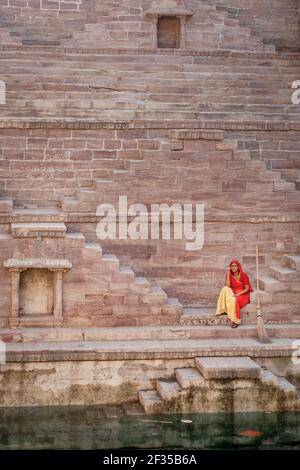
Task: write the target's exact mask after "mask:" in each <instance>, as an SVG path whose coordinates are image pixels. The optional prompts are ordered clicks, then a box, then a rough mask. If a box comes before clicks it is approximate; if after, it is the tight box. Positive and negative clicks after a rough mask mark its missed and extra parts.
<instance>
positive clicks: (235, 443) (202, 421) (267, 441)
mask: <svg viewBox="0 0 300 470" xmlns="http://www.w3.org/2000/svg"><path fill="white" fill-rule="evenodd" d="M107 410H108V412H107ZM109 415H110V417H108V416H109ZM245 432H246V435H243V434H241V433H245ZM254 433H257V434H256V435H253V434H254ZM237 448H239V449H297V450H298V449H300V412H293V413H235V414H190V415H159V416H154V415H151V416H149V415H138V416H130V417H127V416H122V415H121V413H120V412H119V413H118V411H116V412H114V411H112V408H109V407H107V408H105V407H57V408H55V407H54V408H53V407H52V408H15V409H12V408H9V409H8V408H3V409H0V449H237Z"/></svg>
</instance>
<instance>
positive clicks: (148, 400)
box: [139, 390, 163, 414]
mask: <svg viewBox="0 0 300 470" xmlns="http://www.w3.org/2000/svg"><path fill="white" fill-rule="evenodd" d="M139 400H140V403H141V405H142V407H143V408H144V410H145V412H146V413H149V414H150V413H152V414H155V413H159V411H160V408H161V406H162V404H163V400H162V399H161V397H160V395H159V394H158V392H157V391H156V390H147V391H143V390H142V391H140V392H139Z"/></svg>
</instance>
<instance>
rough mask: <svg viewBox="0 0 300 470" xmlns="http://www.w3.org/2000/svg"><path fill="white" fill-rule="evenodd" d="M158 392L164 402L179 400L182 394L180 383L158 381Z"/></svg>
mask: <svg viewBox="0 0 300 470" xmlns="http://www.w3.org/2000/svg"><path fill="white" fill-rule="evenodd" d="M156 388H157V391H158V393H159V395H160V396H161V398H162V399H163V400H172V399H174V398H177V397H178V396H179V395H180V393H181V392H182V388H181V387H180V385H179V383H178V382H175V381H165V380H158V381H157V384H156Z"/></svg>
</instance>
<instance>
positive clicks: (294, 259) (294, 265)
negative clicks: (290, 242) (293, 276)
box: [283, 255, 300, 271]
mask: <svg viewBox="0 0 300 470" xmlns="http://www.w3.org/2000/svg"><path fill="white" fill-rule="evenodd" d="M283 258H284V261H285V263H286V266H287V267H289V268H290V269H292V270H295V271H300V255H284V257H283Z"/></svg>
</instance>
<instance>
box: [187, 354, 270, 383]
mask: <svg viewBox="0 0 300 470" xmlns="http://www.w3.org/2000/svg"><path fill="white" fill-rule="evenodd" d="M195 363H196V366H197V368H198V369H199V371H200V372H201V374H202V375H203V376H204V378H205V379H215V380H223V379H255V378H259V377H260V370H261V368H260V366H258V365H257V364H256V363H255V362H254V361H252V359H250V357H226V358H225V357H205V358H203V357H198V358H196V359H195Z"/></svg>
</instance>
